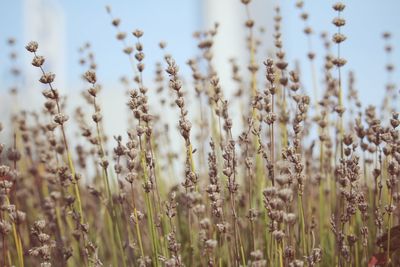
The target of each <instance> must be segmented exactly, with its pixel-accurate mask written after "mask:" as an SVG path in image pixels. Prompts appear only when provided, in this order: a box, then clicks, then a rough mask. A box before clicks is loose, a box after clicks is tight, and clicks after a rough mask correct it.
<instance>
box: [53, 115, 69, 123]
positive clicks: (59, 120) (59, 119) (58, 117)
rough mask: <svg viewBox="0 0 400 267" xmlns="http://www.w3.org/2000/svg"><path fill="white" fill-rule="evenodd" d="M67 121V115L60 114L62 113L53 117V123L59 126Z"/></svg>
mask: <svg viewBox="0 0 400 267" xmlns="http://www.w3.org/2000/svg"><path fill="white" fill-rule="evenodd" d="M68 119H69V116H68V115H65V114H62V113H58V114H56V115H55V116H54V122H55V123H58V124H59V125H63V124H64V123H66V122H67V121H68Z"/></svg>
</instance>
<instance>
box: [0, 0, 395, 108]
mask: <svg viewBox="0 0 400 267" xmlns="http://www.w3.org/2000/svg"><path fill="white" fill-rule="evenodd" d="M54 1H55V2H58V3H59V4H60V5H61V6H62V7H63V9H64V12H65V14H64V16H65V24H66V25H65V26H66V40H67V44H66V46H65V47H66V49H67V50H66V53H67V57H66V58H67V80H68V86H70V87H75V86H76V84H79V83H78V82H79V73H80V72H81V68H77V67H76V66H77V61H78V53H77V49H78V47H79V46H81V45H82V44H83V43H84V42H86V41H90V42H91V43H92V44H93V49H94V52H95V54H96V58H97V61H98V63H99V76H100V77H101V79H102V80H103V81H104V82H106V83H108V84H113V83H115V84H116V83H117V81H118V79H119V77H120V76H121V75H123V74H128V73H129V72H130V67H129V63H128V60H127V59H126V56H125V55H124V54H123V53H121V44H120V43H119V42H117V41H116V40H115V38H114V36H115V29H114V28H113V27H112V26H111V25H110V18H109V17H108V15H107V13H106V12H105V8H104V7H105V5H107V4H110V3H111V5H112V7H113V13H114V15H115V16H118V17H119V18H121V20H122V25H121V26H122V28H123V29H124V30H126V31H128V32H130V31H132V30H134V29H135V28H141V29H143V30H144V31H145V35H144V38H143V43H144V46H145V53H146V66H148V71H147V72H146V76H147V78H148V79H152V78H153V71H152V70H153V65H154V63H155V61H157V60H161V59H162V54H161V52H160V51H159V49H158V47H157V44H158V42H159V41H160V40H166V41H167V43H168V50H169V51H170V52H171V53H172V54H173V55H174V57H175V58H176V59H177V61H178V63H179V64H180V65H184V63H185V62H186V60H187V59H188V58H189V57H192V56H193V55H195V54H196V46H195V42H194V41H193V39H192V33H193V31H195V30H198V29H201V28H202V12H204V10H203V9H202V1H201V0H146V1H138V0H117V1H109V0H108V1H106V0H96V1H89V0H79V1H77V0H76V1H72V0H68V1H67V0H54ZM232 1H236V0H232ZM254 1H262V0H254ZM22 2H23V1H22V0H1V1H0V25H1V26H0V74H1V76H0V80H1V85H4V84H6V83H7V75H6V73H7V69H6V68H7V66H8V60H7V53H8V52H7V51H8V49H5V48H6V46H5V41H6V39H7V38H8V37H10V36H14V37H16V38H17V40H18V45H19V47H20V48H21V53H25V51H23V50H22V47H23V45H24V44H23V43H22V41H21V40H23V39H24V38H23V32H24V30H23V3H22ZM237 2H239V0H237ZM345 2H346V4H347V8H346V10H345V12H344V17H345V18H346V19H347V25H346V26H345V28H344V30H343V32H344V33H345V34H346V35H347V36H348V40H347V41H346V42H345V43H344V45H343V49H342V52H343V56H345V57H346V58H347V59H348V65H347V66H346V68H345V70H349V69H354V70H355V71H356V78H357V87H358V89H359V90H360V94H361V98H362V100H363V101H364V102H366V103H375V104H380V101H379V102H378V101H377V99H380V98H381V97H382V92H383V90H384V89H383V88H384V83H385V81H386V75H385V72H384V65H385V64H386V57H385V56H384V53H383V41H382V38H381V33H382V32H383V31H391V32H393V38H392V43H393V46H394V54H393V61H394V62H393V63H395V64H396V65H399V64H400V62H399V61H400V60H399V59H400V54H399V52H398V46H399V45H400V27H399V26H400V16H399V15H398V12H399V10H400V1H398V0H382V1H373V0H364V1H361V0H359V1H357V0H352V1H345ZM281 3H282V12H283V23H284V26H283V29H284V42H285V43H284V46H285V47H286V50H287V52H288V57H289V59H291V62H293V60H294V59H296V58H297V59H300V60H301V61H302V62H303V63H302V65H303V72H304V74H305V77H309V68H308V64H307V61H305V55H306V53H307V43H306V39H305V37H304V35H303V34H302V29H303V23H302V21H300V19H299V11H298V10H297V9H295V8H294V1H281ZM332 3H334V1H316V0H312V1H311V0H309V1H305V9H306V10H307V11H308V12H309V13H310V23H311V24H312V25H314V30H315V31H316V32H317V33H320V32H321V31H322V30H325V31H329V32H330V33H333V32H334V31H335V29H334V26H333V25H332V24H331V20H332V18H333V16H334V13H333V11H332V9H331V4H332ZM258 12H260V14H261V15H262V11H258ZM38 15H40V14H38ZM265 26H266V28H267V30H269V29H271V28H272V27H271V25H265ZM267 34H271V32H268V33H267ZM313 43H314V48H315V50H316V53H317V56H321V55H322V51H323V49H322V45H321V42H320V39H319V38H318V37H316V36H315V37H314V39H313ZM24 60H26V59H25V58H23V59H21V60H20V63H21V64H27V63H28V62H25V61H24ZM227 67H229V66H228V65H227ZM182 70H183V71H187V68H186V67H184V66H182ZM395 74H396V77H395V81H396V82H399V78H398V74H399V71H398V70H396V72H395ZM319 76H321V75H319ZM305 83H306V86H307V83H308V81H307V78H306V81H305ZM78 89H80V88H78ZM1 90H4V88H1Z"/></svg>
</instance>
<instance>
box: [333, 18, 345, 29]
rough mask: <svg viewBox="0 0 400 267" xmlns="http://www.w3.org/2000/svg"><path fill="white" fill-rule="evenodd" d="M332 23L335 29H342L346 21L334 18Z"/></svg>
mask: <svg viewBox="0 0 400 267" xmlns="http://www.w3.org/2000/svg"><path fill="white" fill-rule="evenodd" d="M332 23H333V24H334V25H335V26H336V27H342V26H344V25H345V24H346V20H345V19H343V18H334V19H333V21H332Z"/></svg>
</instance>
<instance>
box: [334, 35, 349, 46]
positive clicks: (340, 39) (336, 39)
mask: <svg viewBox="0 0 400 267" xmlns="http://www.w3.org/2000/svg"><path fill="white" fill-rule="evenodd" d="M346 38H347V37H346V36H345V35H344V34H341V33H335V34H334V35H333V37H332V41H333V42H334V43H337V44H340V43H341V42H343V41H345V40H346Z"/></svg>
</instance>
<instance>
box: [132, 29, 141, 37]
mask: <svg viewBox="0 0 400 267" xmlns="http://www.w3.org/2000/svg"><path fill="white" fill-rule="evenodd" d="M132 34H133V36H135V37H136V38H140V37H142V36H143V31H141V30H139V29H136V30H135V31H134V32H132Z"/></svg>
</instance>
